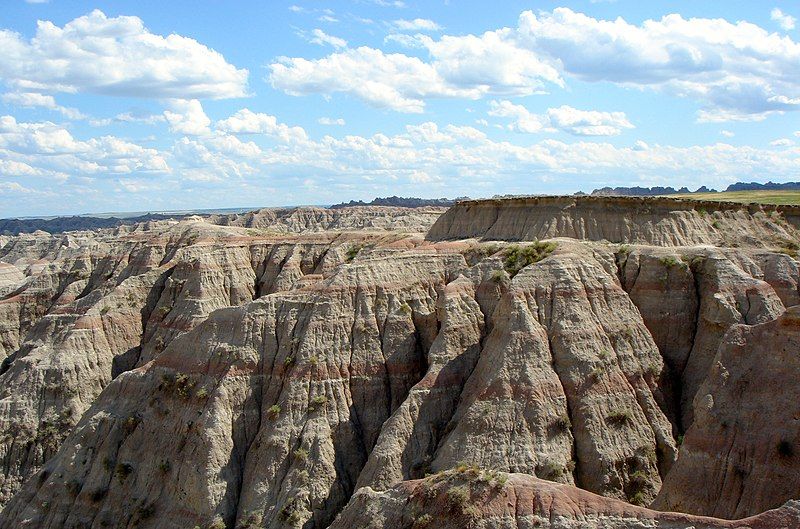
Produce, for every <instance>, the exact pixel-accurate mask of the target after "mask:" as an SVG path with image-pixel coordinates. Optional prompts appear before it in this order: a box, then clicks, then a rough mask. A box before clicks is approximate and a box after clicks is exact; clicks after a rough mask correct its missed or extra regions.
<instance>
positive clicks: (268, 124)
mask: <svg viewBox="0 0 800 529" xmlns="http://www.w3.org/2000/svg"><path fill="white" fill-rule="evenodd" d="M216 127H217V129H218V130H220V131H222V132H226V133H229V134H267V135H270V136H273V137H275V138H277V139H279V140H281V141H283V142H291V141H294V142H304V141H305V140H306V139H307V138H308V136H307V135H306V131H305V130H303V128H302V127H290V126H288V125H286V124H284V123H278V119H277V118H276V117H275V116H270V115H268V114H262V113H256V112H253V111H251V110H249V109H247V108H243V109H242V110H240V111H238V112H236V114H234V115H232V116H231V117H229V118H227V119H223V120H220V121H218V122H217V124H216Z"/></svg>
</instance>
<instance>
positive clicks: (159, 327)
mask: <svg viewBox="0 0 800 529" xmlns="http://www.w3.org/2000/svg"><path fill="white" fill-rule="evenodd" d="M633 200H634V201H632V202H631V203H630V204H629V206H630V208H629V210H628V211H627V212H622V210H620V212H618V215H622V217H621V218H613V215H611V213H607V214H608V215H611V217H606V221H607V222H608V223H612V221H613V222H616V223H617V224H618V225H627V224H629V218H628V217H633V218H635V217H636V215H637V214H638V210H637V209H636V207H637V206H636V204H637V203H638V202H636V200H638V199H633ZM502 206H503V203H500V209H499V210H498V218H511V217H510V213H508V212H506V211H504V210H503V208H502ZM508 206H509V207H510V208H512V210H513V212H514V215H515V219H516V220H514V221H513V222H511V221H509V223H510V224H509V223H506V224H505V225H506V226H509V225H510V226H512V227H513V226H522V228H514V229H518V230H519V231H518V232H514V233H518V234H521V235H523V236H522V237H520V238H525V237H527V236H528V235H526V234H531V233H533V232H531V231H530V230H528V229H527V228H525V227H524V226H533V225H539V224H543V225H552V226H559V225H563V217H561V216H559V215H561V214H560V213H559V214H556V213H553V211H554V210H552V209H548V208H544V211H537V210H536V208H535V207H533V206H531V205H530V204H527V205H526V206H525V208H523V209H519V208H518V207H517V203H516V202H514V201H510V202H509V203H508ZM459 207H461V206H454V209H455V208H459ZM492 207H494V206H492ZM353 209H354V210H358V211H350V212H348V211H347V210H346V209H345V210H337V211H344V213H343V214H340V215H339V216H338V217H330V216H329V215H328V213H325V212H317V211H309V212H306V213H303V215H299V214H298V215H295V216H294V217H292V218H293V219H294V220H292V221H291V222H289V221H286V220H283V221H276V222H277V223H278V224H280V226H279V227H274V226H272V225H270V224H269V222H268V220H267V219H266V217H264V216H263V215H261V217H258V218H259V220H257V221H256V220H254V219H255V218H256V217H255V216H250V217H247V216H246V215H245V216H243V217H242V219H243V220H241V222H238V221H237V222H228V223H227V224H231V225H225V226H222V225H219V224H217V223H216V222H218V220H214V221H213V222H212V221H211V220H209V219H205V220H203V219H186V220H183V221H180V222H165V221H159V222H152V223H148V224H143V225H137V226H132V227H122V228H118V229H116V230H113V231H101V232H86V233H74V234H65V235H62V236H59V237H51V236H48V235H45V234H37V235H29V236H20V237H15V238H11V239H10V240H9V241H8V242H7V243H6V244H5V246H4V247H3V248H2V249H0V261H3V262H4V263H5V264H4V265H3V267H2V268H0V295H2V296H3V297H2V299H1V300H0V344H2V346H3V351H4V354H5V355H6V356H7V357H6V359H5V360H4V361H3V365H2V373H0V392H1V393H0V428H2V432H3V433H4V436H3V437H2V440H0V458H2V461H3V463H4V465H3V475H2V482H0V491H2V494H3V495H4V496H3V501H4V502H5V508H4V510H3V511H2V513H0V528H12V527H13V528H17V527H37V528H53V529H56V528H78V527H81V528H83V527H95V528H101V527H120V528H122V527H153V528H156V527H158V528H185V527H189V528H192V527H195V526H196V527H199V528H213V529H221V528H223V527H227V528H246V527H249V528H255V527H270V528H272V527H274V528H277V527H287V526H294V527H300V526H303V527H307V528H311V527H314V528H323V527H327V526H329V525H331V524H334V526H335V527H418V528H419V527H425V526H426V525H431V526H433V524H437V523H440V521H441V523H445V522H444V521H445V520H446V523H449V524H451V525H452V526H453V527H455V526H456V525H453V524H459V523H460V524H461V525H458V526H459V527H461V526H466V525H469V524H472V526H475V527H505V526H508V527H515V526H517V525H519V524H522V525H526V526H527V525H530V526H537V523H538V525H540V526H543V527H606V526H609V524H611V525H613V526H614V527H620V528H627V527H631V528H633V527H651V526H653V525H654V524H656V523H657V524H660V525H658V526H659V527H687V528H688V527H690V526H695V527H798V524H799V521H800V514H798V508H797V505H796V503H790V504H788V505H787V506H786V507H783V508H781V509H779V510H778V511H772V512H770V513H768V514H764V515H761V516H759V517H757V518H754V519H752V520H747V521H743V522H737V523H731V522H725V521H722V520H720V519H722V518H743V517H747V516H754V515H757V514H759V513H761V512H763V511H766V510H769V509H775V508H779V507H781V505H783V504H784V503H786V502H787V501H790V500H792V499H797V498H800V484H798V482H797V480H796V479H795V477H794V476H796V475H797V474H798V470H800V456H798V454H800V441H798V431H797V429H796V428H795V427H794V422H796V418H795V415H796V414H797V410H796V406H795V405H794V404H793V403H794V402H796V401H797V397H798V396H800V395H798V392H797V391H796V390H795V388H794V386H795V381H796V380H797V378H798V375H799V374H800V373H798V372H797V367H798V366H797V365H796V362H795V358H794V356H796V349H797V348H796V340H795V335H796V334H797V333H798V329H800V318H798V317H796V316H794V313H795V312H796V310H797V308H790V307H794V306H796V305H798V301H799V300H800V291H798V281H800V271H799V270H798V263H797V261H795V259H794V258H793V257H792V256H790V255H787V253H791V250H792V246H789V243H791V242H792V240H793V239H791V237H794V232H793V228H791V224H790V223H789V222H788V221H787V220H786V219H785V218H784V217H783V213H781V212H780V211H777V212H775V213H774V214H769V213H768V212H764V213H763V217H764V219H761V216H762V215H761V213H759V212H756V213H754V214H752V215H751V217H753V218H754V219H755V220H753V219H750V220H748V219H746V218H745V217H743V215H744V213H742V212H741V211H738V210H737V211H736V212H735V216H736V217H735V218H737V219H739V217H742V218H741V219H739V221H741V223H740V224H736V229H737V230H741V229H744V226H745V225H747V226H749V227H748V229H756V228H757V227H758V226H766V227H767V228H769V227H770V226H773V225H774V227H775V228H774V229H775V234H776V236H780V237H786V239H785V240H784V244H786V247H785V248H784V249H783V252H777V251H773V250H771V249H769V248H765V245H764V244H763V242H762V241H763V239H764V237H763V236H762V237H761V238H760V239H759V240H758V241H756V240H755V239H756V237H750V236H749V235H746V234H745V235H741V234H740V235H737V236H736V237H737V239H736V244H737V245H738V247H735V248H733V247H726V246H718V245H714V244H709V243H707V241H704V244H695V243H694V242H692V241H694V239H691V237H694V235H687V234H689V233H690V232H689V231H687V230H686V229H685V228H686V226H687V225H686V224H681V223H670V222H665V221H663V220H662V221H659V222H662V224H659V226H660V228H659V230H660V231H658V232H654V231H652V230H649V231H647V230H645V231H640V232H637V233H639V234H638V235H636V236H635V237H633V236H632V238H633V239H634V240H635V241H638V242H637V243H635V244H628V243H626V244H619V243H617V242H614V243H610V242H606V241H600V240H594V239H596V237H593V236H591V233H589V232H583V233H573V236H572V237H568V236H567V235H566V233H565V232H564V233H558V234H557V235H558V236H559V237H558V238H556V239H553V240H551V241H548V242H546V243H544V242H530V243H522V244H515V243H512V242H505V241H502V240H500V241H495V242H484V241H481V240H477V239H475V238H464V239H457V240H442V239H453V238H454V237H450V236H449V235H448V236H443V235H442V233H443V232H442V230H444V228H443V226H451V227H452V226H456V225H460V224H459V223H456V222H455V221H454V220H453V219H454V218H459V216H460V215H461V213H459V212H458V211H456V212H455V213H454V212H453V209H451V210H450V211H449V212H448V213H446V214H445V216H443V217H442V218H440V220H438V221H436V224H434V226H433V228H431V229H430V231H428V232H427V234H426V233H425V231H424V230H420V231H418V232H416V233H414V232H412V231H411V230H407V229H405V228H397V226H399V225H403V224H405V223H409V222H413V223H417V224H416V226H417V227H421V226H422V225H424V224H425V223H426V222H427V225H430V224H432V223H433V222H434V220H435V218H434V217H435V215H431V216H428V217H418V216H416V215H418V213H414V214H413V215H412V214H411V213H409V212H404V211H396V212H391V213H390V212H387V211H386V210H383V209H382V210H380V211H378V212H371V211H370V212H369V214H368V215H366V216H365V217H364V218H360V217H359V215H360V213H359V211H365V210H367V209H369V208H353ZM529 211H533V213H526V212H529ZM548 212H550V213H548ZM529 214H530V215H535V216H536V218H535V219H530V218H528V217H527V216H526V215H529ZM548 214H550V215H556V216H557V218H554V219H553V220H552V221H551V222H545V220H544V219H545V217H546V216H547V215H548ZM647 214H648V213H647V212H642V215H644V216H646V215H647ZM696 214H697V215H701V214H700V213H696ZM387 215H388V216H391V215H397V216H399V220H391V219H390V220H388V221H387V220H386V218H387ZM448 215H449V216H450V218H449V219H447V218H445V217H447V216H448ZM691 215H695V213H692V214H691ZM748 215H750V213H748ZM320 219H321V220H320ZM331 219H333V220H331ZM335 219H339V220H335ZM342 219H349V220H346V221H345V220H342ZM375 219H383V220H381V221H380V223H381V224H380V226H381V227H380V228H378V227H375V226H376V225H375V224H374V223H375V222H377V221H376V220H375ZM403 219H405V220H403ZM426 219H427V220H426ZM442 219H444V220H442ZM695 220H696V219H695ZM695 220H693V221H692V222H693V223H695V224H697V223H698V222H699V221H697V222H695ZM739 221H737V222H739ZM255 222H258V223H261V224H258V225H257V227H253V226H254V225H255V224H254V223H255ZM295 222H298V223H299V224H295ZM459 222H460V221H459ZM481 222H482V221H481V220H480V215H477V214H476V215H475V223H476V225H480V223H481ZM236 224H244V225H245V226H248V225H249V226H250V227H244V226H238V225H236ZM295 225H296V226H302V225H306V226H308V229H307V230H304V229H301V228H287V227H286V226H295ZM366 225H369V226H372V228H371V229H370V230H363V229H360V230H358V231H351V230H349V227H352V226H360V227H363V226H366ZM486 225H487V226H489V228H491V226H498V227H497V228H491V229H493V230H500V228H499V226H501V224H498V223H497V222H494V223H493V222H487V223H486ZM693 225H694V224H693ZM698 225H699V224H698ZM425 227H426V228H427V226H425ZM451 227H448V228H447V230H444V232H446V233H450V231H451V230H454V229H455V228H451ZM489 228H487V230H488V229H489ZM458 229H461V228H458ZM503 229H504V230H505V229H507V228H503ZM711 229H714V228H713V226H712V227H711ZM765 229H766V228H765ZM770 229H771V228H770ZM476 230H477V231H480V229H478V228H476ZM289 232H292V233H289ZM295 232H298V233H295ZM537 233H538V232H537ZM626 233H628V234H629V235H630V234H631V233H633V232H632V231H629V232H626ZM708 233H712V232H710V231H709V232H708ZM648 234H649V235H648ZM484 235H485V233H484V234H480V237H484ZM499 235H502V234H501V233H500V232H499V231H495V232H492V236H491V237H489V236H487V238H492V239H497V240H499V239H503V237H500V236H499ZM762 235H763V234H762ZM470 236H475V234H472V235H470ZM465 237H466V236H465ZM648 237H649V238H648ZM686 237H689V239H686ZM505 238H508V239H511V238H512V237H511V236H509V235H506V236H505ZM751 239H752V240H751ZM622 241H623V242H624V241H625V239H622ZM717 242H719V241H717ZM751 242H752V244H750V243H751ZM719 244H722V243H721V242H719ZM3 292H4V293H3ZM787 309H788V310H787ZM766 355H769V356H770V357H769V360H768V361H765V360H764V357H765V356H766ZM768 387H779V388H781V389H782V390H783V392H784V395H782V396H781V399H780V400H779V401H777V402H770V400H769V396H768V391H767V390H766V388H768ZM508 473H511V474H510V476H509V475H508ZM426 475H432V477H430V478H428V479H423V478H425V476H426ZM776 477H777V479H776ZM420 480H421V481H420ZM542 480H548V481H542ZM552 482H557V483H560V485H554V484H552ZM451 489H452V491H451ZM625 502H627V503H625ZM631 503H633V504H636V505H638V506H648V505H652V506H653V507H655V508H659V509H669V510H679V511H683V512H688V513H691V514H693V515H707V516H715V517H717V519H699V518H694V517H691V516H683V515H675V514H660V513H658V512H655V511H649V510H646V509H642V508H640V507H635V506H631V505H630V504H631ZM509 506H510V507H509ZM448 513H449V514H448ZM337 516H338V518H337ZM367 517H369V518H367ZM381 520H383V521H381ZM542 524H544V525H542ZM547 524H550V525H547ZM582 524H583V525H582ZM781 524H783V525H781Z"/></svg>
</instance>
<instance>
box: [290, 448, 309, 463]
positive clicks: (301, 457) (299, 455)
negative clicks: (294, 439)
mask: <svg viewBox="0 0 800 529" xmlns="http://www.w3.org/2000/svg"><path fill="white" fill-rule="evenodd" d="M292 454H293V455H294V458H295V459H296V460H297V461H306V460H307V459H308V450H306V449H305V448H298V449H297V450H295V451H294V452H293V453H292Z"/></svg>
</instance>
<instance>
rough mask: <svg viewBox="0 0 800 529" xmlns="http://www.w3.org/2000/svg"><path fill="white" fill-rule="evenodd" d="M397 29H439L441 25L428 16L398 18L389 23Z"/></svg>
mask: <svg viewBox="0 0 800 529" xmlns="http://www.w3.org/2000/svg"><path fill="white" fill-rule="evenodd" d="M391 26H392V27H393V28H394V29H396V30H397V31H439V30H440V29H442V26H440V25H439V24H437V23H436V22H434V21H433V20H430V19H428V18H415V19H413V20H406V19H403V18H401V19H398V20H394V21H392V23H391Z"/></svg>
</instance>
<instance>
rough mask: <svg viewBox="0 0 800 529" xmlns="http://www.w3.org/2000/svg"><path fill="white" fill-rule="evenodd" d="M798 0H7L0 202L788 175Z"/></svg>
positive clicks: (452, 191) (363, 193)
mask: <svg viewBox="0 0 800 529" xmlns="http://www.w3.org/2000/svg"><path fill="white" fill-rule="evenodd" d="M798 17H800V5H798V4H797V2H796V1H791V2H790V1H777V0H776V1H773V2H752V1H724V2H723V1H711V0H706V1H697V0H695V1H692V2H682V1H670V2H656V1H649V2H641V1H633V0H616V1H608V0H606V1H600V0H594V1H589V0H584V1H572V2H567V1H562V2H549V1H529V2H516V1H504V2H493V3H491V4H490V3H487V2H483V1H471V2H467V1H458V0H449V1H426V2H421V1H420V2H418V1H414V0H402V1H401V0H351V1H339V2H318V1H306V2H301V1H295V2H278V1H270V2H263V1H236V2H233V1H231V2H211V1H206V2H197V1H194V2H188V1H175V0H171V1H169V2H165V1H163V0H160V1H158V2H155V1H150V0H139V1H136V2H130V1H105V2H102V3H99V4H98V3H88V2H80V1H67V0H49V1H42V0H38V1H35V2H34V1H32V0H27V1H26V0H6V1H5V2H4V4H3V9H2V12H0V47H2V49H3V50H4V53H3V56H0V217H7V216H25V215H54V214H73V213H87V212H106V211H142V210H165V209H191V208H222V207H246V206H275V205H290V204H328V203H334V202H338V201H347V200H350V199H366V200H369V199H371V198H374V197H375V196H387V195H393V194H398V195H404V196H422V197H442V196H447V197H454V196H463V195H468V196H472V197H481V196H491V195H494V194H506V193H562V192H570V193H571V192H574V191H577V190H584V191H590V190H591V189H593V188H596V187H602V186H605V185H611V186H617V185H646V186H651V185H671V186H675V187H680V186H688V187H690V188H695V187H698V186H700V185H707V186H709V187H716V188H724V187H725V186H726V185H727V184H729V183H732V182H735V181H740V180H745V181H767V180H773V181H790V180H800V146H799V145H800V119H799V117H800V113H799V112H798V110H800V33H799V30H798V28H800V23H798V22H797V20H796V18H798Z"/></svg>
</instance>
